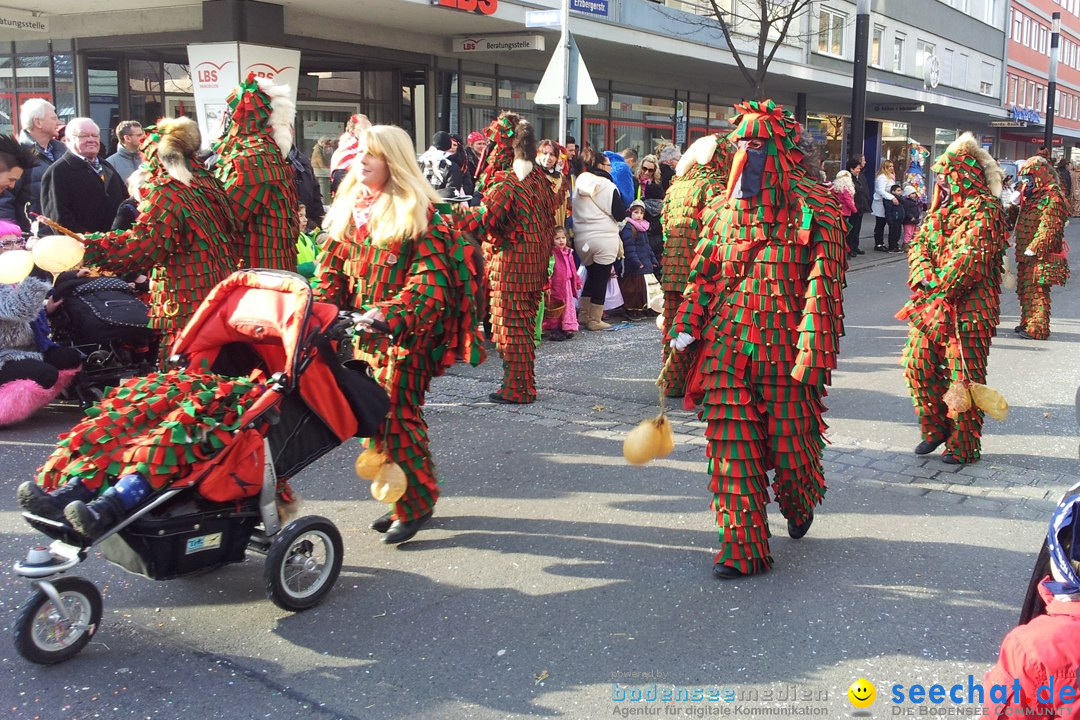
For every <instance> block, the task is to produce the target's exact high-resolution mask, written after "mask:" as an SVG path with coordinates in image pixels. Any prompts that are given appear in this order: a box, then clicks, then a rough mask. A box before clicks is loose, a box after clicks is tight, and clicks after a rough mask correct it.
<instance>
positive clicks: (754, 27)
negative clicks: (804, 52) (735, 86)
mask: <svg viewBox="0 0 1080 720" xmlns="http://www.w3.org/2000/svg"><path fill="white" fill-rule="evenodd" d="M721 2H723V0H721ZM721 2H717V0H707V5H705V7H709V8H711V10H712V16H713V17H712V18H710V20H711V19H715V20H716V22H717V24H719V26H720V32H722V33H723V34H724V40H725V41H727V45H728V49H729V50H730V51H731V56H732V58H734V60H735V65H736V66H737V67H738V68H739V72H740V73H741V74H742V76H743V79H744V80H745V81H746V84H747V85H749V86H750V87H751V88H753V91H754V97H755V98H757V99H759V100H760V99H763V98H764V97H765V78H766V76H767V75H768V72H769V65H770V64H772V61H773V58H775V57H776V51H777V50H779V49H780V46H781V45H783V44H784V43H785V41H788V40H793V39H796V38H798V37H800V35H799V33H798V24H797V23H796V20H798V19H799V18H800V17H802V16H803V15H804V14H807V13H809V12H810V9H811V6H812V0H730V2H723V4H724V5H728V4H730V6H731V9H726V8H725V7H722V6H721ZM694 4H698V3H694ZM812 34H813V33H811V35H812ZM736 37H738V38H740V39H742V38H744V37H749V38H751V41H750V45H751V48H752V49H750V48H746V44H745V41H744V43H743V47H744V49H742V50H740V49H739V44H737V43H736V40H735V38H736ZM751 52H753V57H752V58H751V57H750V54H751Z"/></svg>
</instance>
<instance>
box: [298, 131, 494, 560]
mask: <svg viewBox="0 0 1080 720" xmlns="http://www.w3.org/2000/svg"><path fill="white" fill-rule="evenodd" d="M439 201H440V200H439V197H438V195H437V194H436V193H435V191H434V190H433V189H432V188H431V185H429V184H428V182H427V181H426V180H425V179H424V176H423V175H421V174H420V169H419V167H418V166H417V164H416V158H415V155H414V152H413V146H412V140H411V139H410V138H409V136H408V135H407V134H406V133H405V131H404V130H402V129H401V128H398V127H394V126H389V125H375V126H373V127H372V128H370V129H369V130H367V131H366V132H364V133H363V134H362V135H361V137H360V144H359V147H358V148H357V156H356V160H355V161H354V162H353V165H352V168H351V169H350V171H349V174H348V175H347V176H346V178H345V180H344V181H343V182H342V184H341V187H340V188H339V189H338V193H337V196H336V197H335V198H334V204H333V206H332V207H331V209H330V213H329V214H328V216H327V217H328V222H327V233H328V235H327V236H326V238H325V240H324V244H323V246H322V249H321V251H320V253H319V256H318V258H317V260H316V267H315V281H314V285H315V295H316V297H317V298H319V299H321V300H325V301H327V302H332V303H335V304H336V305H337V306H338V307H341V308H355V309H356V310H357V311H359V312H362V313H364V315H363V323H364V324H363V325H362V326H361V327H369V326H370V328H371V329H370V330H369V331H367V332H358V333H357V334H356V337H355V341H356V345H355V354H356V357H358V358H360V359H362V360H364V361H365V362H367V363H368V364H369V365H371V367H372V368H373V369H374V371H375V377H376V379H377V380H378V381H379V383H380V384H381V385H382V386H383V387H384V388H385V389H386V391H387V392H388V393H389V395H390V412H389V413H388V415H387V418H386V421H385V423H384V424H383V425H382V427H381V428H380V430H379V432H378V433H377V434H376V435H375V437H374V438H373V440H372V441H369V444H370V446H371V447H373V448H374V450H375V451H377V452H379V453H382V454H384V455H385V456H386V457H387V458H388V459H389V460H390V461H392V462H394V463H397V464H398V465H399V466H400V467H401V469H402V470H403V471H404V473H405V477H406V480H407V489H406V490H405V494H404V495H403V496H402V497H401V498H400V499H399V500H398V501H397V503H396V504H395V505H394V509H393V510H392V511H391V512H389V513H387V514H386V515H384V516H382V517H380V518H379V519H377V520H376V521H375V522H374V523H372V525H371V527H372V529H374V530H376V531H378V532H381V533H385V535H384V537H383V542H385V543H388V544H395V543H400V542H404V541H406V540H408V539H409V538H411V537H413V536H414V535H415V534H416V533H417V532H418V531H419V530H420V528H421V527H422V526H423V525H424V523H425V522H427V521H428V520H429V519H430V518H431V515H432V513H433V512H434V510H435V502H436V500H437V499H438V497H439V484H438V480H437V478H436V477H435V468H434V465H433V463H432V458H431V450H430V448H429V446H428V437H427V423H426V422H425V420H424V413H423V406H424V395H425V393H426V392H427V389H428V387H429V385H430V383H431V379H432V378H433V377H435V376H437V375H441V374H442V373H443V372H444V371H445V370H446V368H448V367H450V366H451V365H453V364H454V363H455V362H457V361H458V360H462V361H467V362H469V363H471V364H473V365H477V364H479V363H480V362H481V361H482V360H483V351H482V350H481V348H480V345H479V338H477V337H475V336H474V330H475V328H476V327H477V325H478V324H479V318H477V316H476V313H477V307H476V304H475V303H476V298H477V296H478V295H479V293H480V283H481V282H482V278H480V277H479V275H478V273H476V272H475V270H474V269H473V266H472V265H471V260H472V250H473V248H472V247H471V246H470V245H469V243H468V242H467V241H466V240H465V239H464V238H463V237H462V236H461V235H460V234H458V233H457V232H455V231H454V230H452V229H451V227H450V226H449V225H448V224H447V220H446V219H444V218H443V217H442V216H441V215H440V214H439V213H437V212H436V211H435V207H434V206H435V204H436V203H438V202H439ZM379 330H385V331H386V332H380V331H379Z"/></svg>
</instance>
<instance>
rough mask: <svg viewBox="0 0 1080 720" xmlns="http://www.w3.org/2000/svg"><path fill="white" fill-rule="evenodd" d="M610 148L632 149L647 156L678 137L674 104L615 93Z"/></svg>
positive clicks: (612, 102) (669, 100) (612, 97)
mask: <svg viewBox="0 0 1080 720" xmlns="http://www.w3.org/2000/svg"><path fill="white" fill-rule="evenodd" d="M611 120H612V122H611V133H612V134H611V137H610V141H611V149H612V150H625V149H626V148H633V149H635V150H637V151H638V154H639V155H647V154H649V153H651V152H653V150H654V149H655V148H656V146H657V145H659V144H664V143H670V142H672V141H673V140H674V134H675V101H674V100H673V99H671V98H657V97H648V96H642V95H629V94H624V93H612V96H611Z"/></svg>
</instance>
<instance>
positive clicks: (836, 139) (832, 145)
mask: <svg viewBox="0 0 1080 720" xmlns="http://www.w3.org/2000/svg"><path fill="white" fill-rule="evenodd" d="M846 129H847V118H845V117H844V116H843V115H809V116H807V118H806V135H805V136H804V137H805V139H806V140H808V141H809V143H810V146H811V147H812V148H813V151H814V154H815V155H816V156H817V159H818V160H820V161H821V162H822V163H823V168H824V169H825V175H826V177H828V178H829V179H830V180H832V179H833V178H835V177H836V173H838V172H839V171H840V170H842V169H843V164H844V157H843V148H844V132H845V131H846Z"/></svg>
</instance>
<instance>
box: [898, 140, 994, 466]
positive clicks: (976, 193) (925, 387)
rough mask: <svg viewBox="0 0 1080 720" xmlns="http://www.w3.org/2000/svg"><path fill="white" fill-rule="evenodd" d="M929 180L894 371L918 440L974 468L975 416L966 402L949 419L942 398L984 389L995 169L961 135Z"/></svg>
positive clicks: (978, 420) (978, 427)
mask: <svg viewBox="0 0 1080 720" xmlns="http://www.w3.org/2000/svg"><path fill="white" fill-rule="evenodd" d="M934 172H935V173H937V174H938V186H936V187H935V189H934V196H933V200H932V203H931V208H930V211H929V212H928V213H927V216H926V219H925V220H924V221H923V224H922V225H921V226H920V227H919V230H918V232H916V234H915V237H914V239H913V241H912V245H911V249H910V250H909V252H908V261H909V264H910V273H909V277H908V285H909V287H911V289H912V291H913V292H912V296H911V300H909V301H908V303H907V304H906V305H904V307H903V309H902V310H900V312H899V313H897V315H896V317H897V319H899V320H907V321H908V322H909V323H910V324H911V329H910V330H909V332H908V341H907V345H906V347H905V348H904V354H903V358H902V360H901V363H902V364H903V366H904V377H905V379H906V380H907V385H908V390H909V391H910V393H911V399H912V401H913V402H914V404H915V412H916V414H917V415H918V416H919V425H920V429H921V431H922V438H923V440H926V441H929V442H932V443H938V442H940V441H942V440H944V441H945V454H947V455H951V456H953V457H954V458H956V459H958V460H960V461H961V462H965V463H967V462H974V461H976V460H978V459H979V452H980V447H981V443H980V439H981V434H982V422H983V413H982V411H981V410H979V409H978V408H977V407H976V406H975V405H974V403H973V404H972V406H971V408H970V409H969V410H967V411H965V412H963V413H961V414H960V415H959V416H958V417H956V418H951V417H949V413H948V408H947V407H946V405H945V402H944V399H943V398H944V396H945V392H946V391H947V390H948V388H949V385H950V384H951V383H952V382H961V381H963V380H964V379H967V380H970V381H972V382H977V383H985V382H986V362H987V359H988V357H989V355H990V342H991V339H992V338H993V337H994V335H995V334H996V327H997V323H998V319H999V313H1000V299H1001V298H1000V295H1001V291H1000V284H1001V274H1002V261H1003V259H1004V254H1005V247H1006V239H1007V232H1008V231H1007V226H1006V221H1005V213H1004V211H1003V210H1002V208H1001V203H1000V202H999V201H998V199H997V198H998V196H999V195H1000V185H1001V170H1000V168H998V166H997V163H995V162H994V161H993V159H992V158H990V156H989V154H987V153H986V152H985V151H984V150H982V148H980V147H979V146H978V144H977V143H976V142H975V139H974V138H973V137H971V135H970V134H965V135H962V136H961V137H960V138H959V139H958V140H957V141H956V142H954V143H953V144H952V145H950V146H949V149H948V150H946V151H945V153H944V154H943V155H942V156H941V157H940V158H938V159H937V162H935V163H934ZM942 183H945V184H946V186H947V187H946V189H945V190H944V191H943V190H942V187H941V185H942ZM961 355H962V356H963V357H962V359H961ZM965 363H966V365H967V372H966V373H965V372H964V369H963V366H964V364H965Z"/></svg>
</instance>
